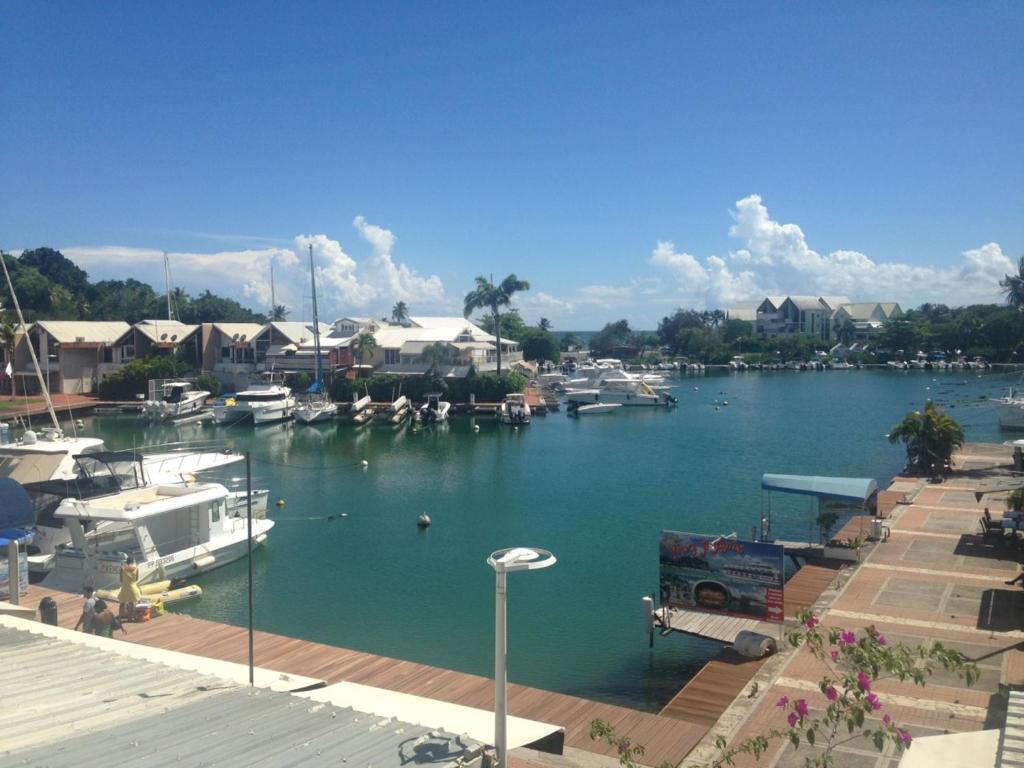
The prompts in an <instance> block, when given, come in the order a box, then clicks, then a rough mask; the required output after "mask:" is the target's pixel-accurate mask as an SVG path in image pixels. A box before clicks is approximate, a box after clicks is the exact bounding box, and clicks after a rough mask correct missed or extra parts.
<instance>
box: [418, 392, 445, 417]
mask: <svg viewBox="0 0 1024 768" xmlns="http://www.w3.org/2000/svg"><path fill="white" fill-rule="evenodd" d="M451 407H452V404H451V403H449V402H446V401H444V400H442V399H441V393H440V392H432V393H430V394H428V395H427V402H425V403H424V404H423V405H421V406H420V409H419V410H418V411H417V412H416V414H417V418H418V419H419V420H420V422H422V423H423V424H440V423H441V422H443V421H448V411H449V410H451Z"/></svg>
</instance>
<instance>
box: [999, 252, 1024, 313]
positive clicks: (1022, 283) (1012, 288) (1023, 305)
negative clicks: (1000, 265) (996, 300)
mask: <svg viewBox="0 0 1024 768" xmlns="http://www.w3.org/2000/svg"><path fill="white" fill-rule="evenodd" d="M999 287H1000V288H1002V289H1003V293H1004V294H1006V303H1007V304H1009V305H1010V306H1011V307H1016V308H1017V309H1018V310H1019V311H1021V312H1024V256H1021V257H1020V259H1019V260H1018V262H1017V274H1015V275H1004V276H1003V279H1002V280H1000V281H999Z"/></svg>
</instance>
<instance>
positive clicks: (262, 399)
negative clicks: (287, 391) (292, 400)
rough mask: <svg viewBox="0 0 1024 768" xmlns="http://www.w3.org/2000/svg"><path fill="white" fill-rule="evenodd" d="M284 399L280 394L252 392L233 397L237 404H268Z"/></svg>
mask: <svg viewBox="0 0 1024 768" xmlns="http://www.w3.org/2000/svg"><path fill="white" fill-rule="evenodd" d="M283 397H284V395H283V394H281V393H280V392H252V393H246V394H238V395H235V402H239V403H268V402H272V401H274V400H280V399H282V398H283Z"/></svg>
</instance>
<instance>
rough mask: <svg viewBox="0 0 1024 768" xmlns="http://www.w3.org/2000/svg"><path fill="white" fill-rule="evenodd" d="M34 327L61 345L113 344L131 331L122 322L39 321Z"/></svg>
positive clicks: (129, 327)
mask: <svg viewBox="0 0 1024 768" xmlns="http://www.w3.org/2000/svg"><path fill="white" fill-rule="evenodd" d="M36 325H38V326H39V327H40V328H42V329H43V330H45V331H46V332H47V333H48V334H50V335H51V336H52V337H53V338H55V339H56V340H57V341H59V342H60V343H61V344H75V343H76V342H77V343H79V344H113V343H114V342H115V341H117V340H118V339H119V338H121V337H122V336H123V335H124V334H125V333H127V332H128V331H130V330H131V326H130V325H128V323H126V322H124V321H123V320H117V321H106V320H104V321H98V320H39V321H38V322H37V323H36Z"/></svg>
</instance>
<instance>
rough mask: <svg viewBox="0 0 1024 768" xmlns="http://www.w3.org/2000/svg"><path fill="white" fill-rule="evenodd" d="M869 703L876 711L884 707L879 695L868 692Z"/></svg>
mask: <svg viewBox="0 0 1024 768" xmlns="http://www.w3.org/2000/svg"><path fill="white" fill-rule="evenodd" d="M868 704H870V705H871V708H872V709H873V710H875V711H876V712H877V711H878V710H880V709H881V708H882V702H881V701H879V699H878V696H876V695H875V694H873V693H869V694H868Z"/></svg>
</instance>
